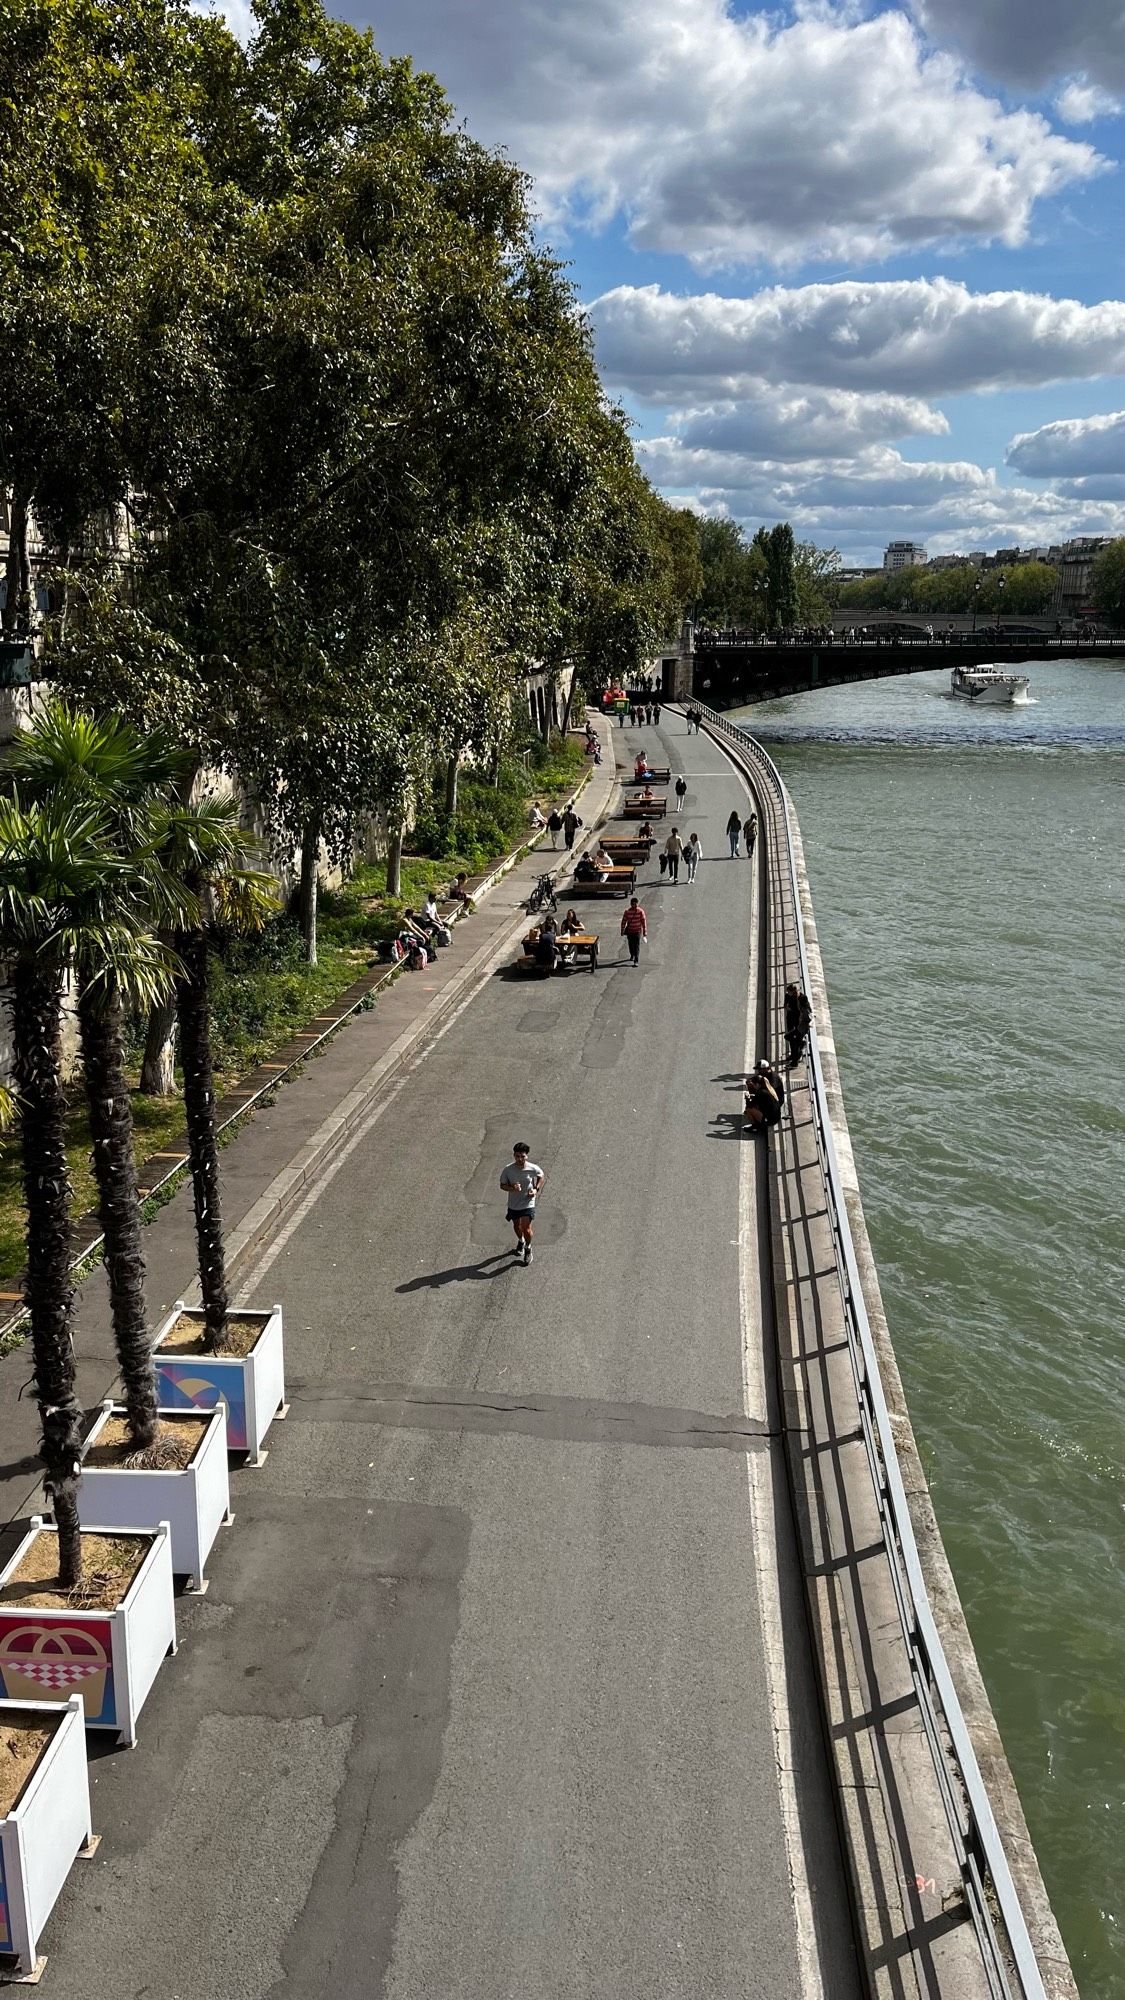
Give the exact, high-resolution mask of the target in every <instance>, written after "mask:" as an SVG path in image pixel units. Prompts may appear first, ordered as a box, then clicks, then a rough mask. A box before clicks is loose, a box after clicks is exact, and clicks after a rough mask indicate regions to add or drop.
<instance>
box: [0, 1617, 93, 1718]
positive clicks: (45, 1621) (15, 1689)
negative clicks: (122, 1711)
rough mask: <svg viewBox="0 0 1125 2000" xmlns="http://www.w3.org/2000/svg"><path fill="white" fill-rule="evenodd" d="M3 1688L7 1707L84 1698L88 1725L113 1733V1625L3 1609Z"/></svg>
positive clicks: (0, 1665) (0, 1666)
mask: <svg viewBox="0 0 1125 2000" xmlns="http://www.w3.org/2000/svg"><path fill="white" fill-rule="evenodd" d="M0 1686H2V1687H3V1692H4V1699H5V1701H23V1702H27V1701H59V1702H62V1701H67V1700H69V1698H70V1696H71V1695H72V1694H80V1695H81V1696H82V1702H83V1706H84V1708H85V1711H86V1720H87V1722H89V1723H91V1724H92V1725H94V1726H95V1727H104V1726H105V1725H106V1724H108V1725H109V1727H110V1728H113V1727H114V1726H115V1725H114V1717H115V1715H116V1713H117V1705H116V1700H115V1692H114V1685H113V1621H112V1619H111V1617H110V1615H109V1613H108V1612H107V1613H106V1614H105V1615H104V1616H97V1617H95V1616H92V1615H91V1614H89V1613H86V1614H85V1616H84V1617H83V1618H82V1621H81V1623H79V1622H78V1621H77V1620H74V1621H73V1622H70V1621H68V1617H67V1613H66V1612H64V1611H54V1612H48V1611H37V1610H32V1611H18V1610H17V1611H9V1610H7V1609H4V1608H3V1607H0Z"/></svg>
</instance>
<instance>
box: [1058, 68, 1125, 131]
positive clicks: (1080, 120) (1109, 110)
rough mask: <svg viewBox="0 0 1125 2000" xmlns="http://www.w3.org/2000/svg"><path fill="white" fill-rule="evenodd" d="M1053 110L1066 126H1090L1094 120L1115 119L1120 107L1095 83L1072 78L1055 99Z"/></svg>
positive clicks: (1116, 101)
mask: <svg viewBox="0 0 1125 2000" xmlns="http://www.w3.org/2000/svg"><path fill="white" fill-rule="evenodd" d="M1055 110H1056V111H1057V112H1058V114H1059V117H1060V118H1061V119H1062V120H1063V122H1064V123H1065V124H1067V125H1090V124H1092V123H1093V121H1094V119H1095V118H1116V117H1117V116H1118V114H1119V113H1120V110H1121V105H1120V103H1119V101H1118V99H1117V98H1116V97H1111V96H1110V94H1109V92H1108V90H1102V89H1100V88H1099V86H1098V85H1097V84H1096V83H1084V82H1079V81H1078V80H1077V79H1076V78H1072V79H1071V81H1070V82H1069V83H1068V84H1067V85H1066V86H1065V88H1064V89H1062V90H1060V92H1059V94H1058V96H1057V97H1056V99H1055Z"/></svg>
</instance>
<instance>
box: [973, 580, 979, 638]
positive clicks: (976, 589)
mask: <svg viewBox="0 0 1125 2000" xmlns="http://www.w3.org/2000/svg"><path fill="white" fill-rule="evenodd" d="M979 603H980V578H979V576H978V578H977V580H976V582H975V583H974V585H973V633H974V636H975V634H976V629H977V606H978V604H979Z"/></svg>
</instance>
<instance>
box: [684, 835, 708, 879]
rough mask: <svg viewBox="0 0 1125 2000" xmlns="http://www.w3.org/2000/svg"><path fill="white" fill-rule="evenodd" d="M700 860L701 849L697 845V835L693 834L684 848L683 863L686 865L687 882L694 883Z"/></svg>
mask: <svg viewBox="0 0 1125 2000" xmlns="http://www.w3.org/2000/svg"><path fill="white" fill-rule="evenodd" d="M702 859H703V849H702V848H701V846H700V845H699V835H698V834H697V833H693V834H692V836H691V839H690V840H689V841H688V844H687V846H686V847H685V848H684V861H685V862H686V864H687V878H688V881H689V882H694V881H695V871H696V869H697V868H698V866H699V864H700V862H701V861H702Z"/></svg>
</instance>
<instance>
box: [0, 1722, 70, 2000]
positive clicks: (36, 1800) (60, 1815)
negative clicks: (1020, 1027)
mask: <svg viewBox="0 0 1125 2000" xmlns="http://www.w3.org/2000/svg"><path fill="white" fill-rule="evenodd" d="M13 1717H15V1718H18V1719H20V1720H24V1719H26V1720H27V1721H29V1722H32V1723H36V1722H37V1723H39V1724H40V1726H42V1723H44V1722H53V1723H54V1733H53V1735H52V1737H51V1741H50V1742H49V1743H48V1745H47V1748H46V1749H45V1750H44V1752H43V1754H42V1756H41V1757H40V1759H39V1762H38V1764H37V1765H36V1766H35V1769H34V1771H33V1772H32V1774H31V1776H30V1778H29V1779H28V1781H27V1784H26V1785H25V1786H24V1789H23V1793H22V1795H21V1797H20V1798H19V1800H18V1801H17V1803H16V1804H15V1805H14V1806H13V1807H12V1810H11V1812H10V1813H8V1815H7V1817H6V1818H4V1819H0V1955H3V1956H5V1957H6V1956H8V1955H9V1954H10V1955H11V1956H12V1957H13V1958H16V1959H18V1960H19V1969H20V1971H21V1972H22V1973H23V1974H24V1975H25V1976H26V1975H27V1974H29V1973H38V1972H40V1971H41V1970H42V1967H43V1963H44V1962H45V1961H42V1960H40V1958H39V1937H40V1933H41V1932H42V1930H43V1926H44V1925H45V1923H46V1921H47V1918H48V1917H49V1916H50V1914H51V1911H52V1910H53V1909H54V1907H55V1903H56V1902H57V1900H58V1895H59V1891H60V1890H61V1888H62V1886H63V1883H64V1882H65V1881H66V1878H67V1876H68V1875H69V1873H70V1865H71V1862H72V1861H73V1860H74V1859H75V1856H76V1855H77V1854H78V1851H79V1849H80V1848H83V1847H89V1845H90V1840H91V1832H90V1780H89V1777H88V1775H87V1771H86V1732H85V1729H84V1728H83V1724H82V1700H81V1696H79V1695H72V1696H71V1698H70V1700H69V1701H68V1702H67V1703H66V1706H65V1707H64V1708H62V1709H61V1712H60V1707H59V1704H58V1703H56V1702H47V1701H41V1702H22V1701H0V1722H6V1721H8V1720H9V1719H10V1718H13Z"/></svg>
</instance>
